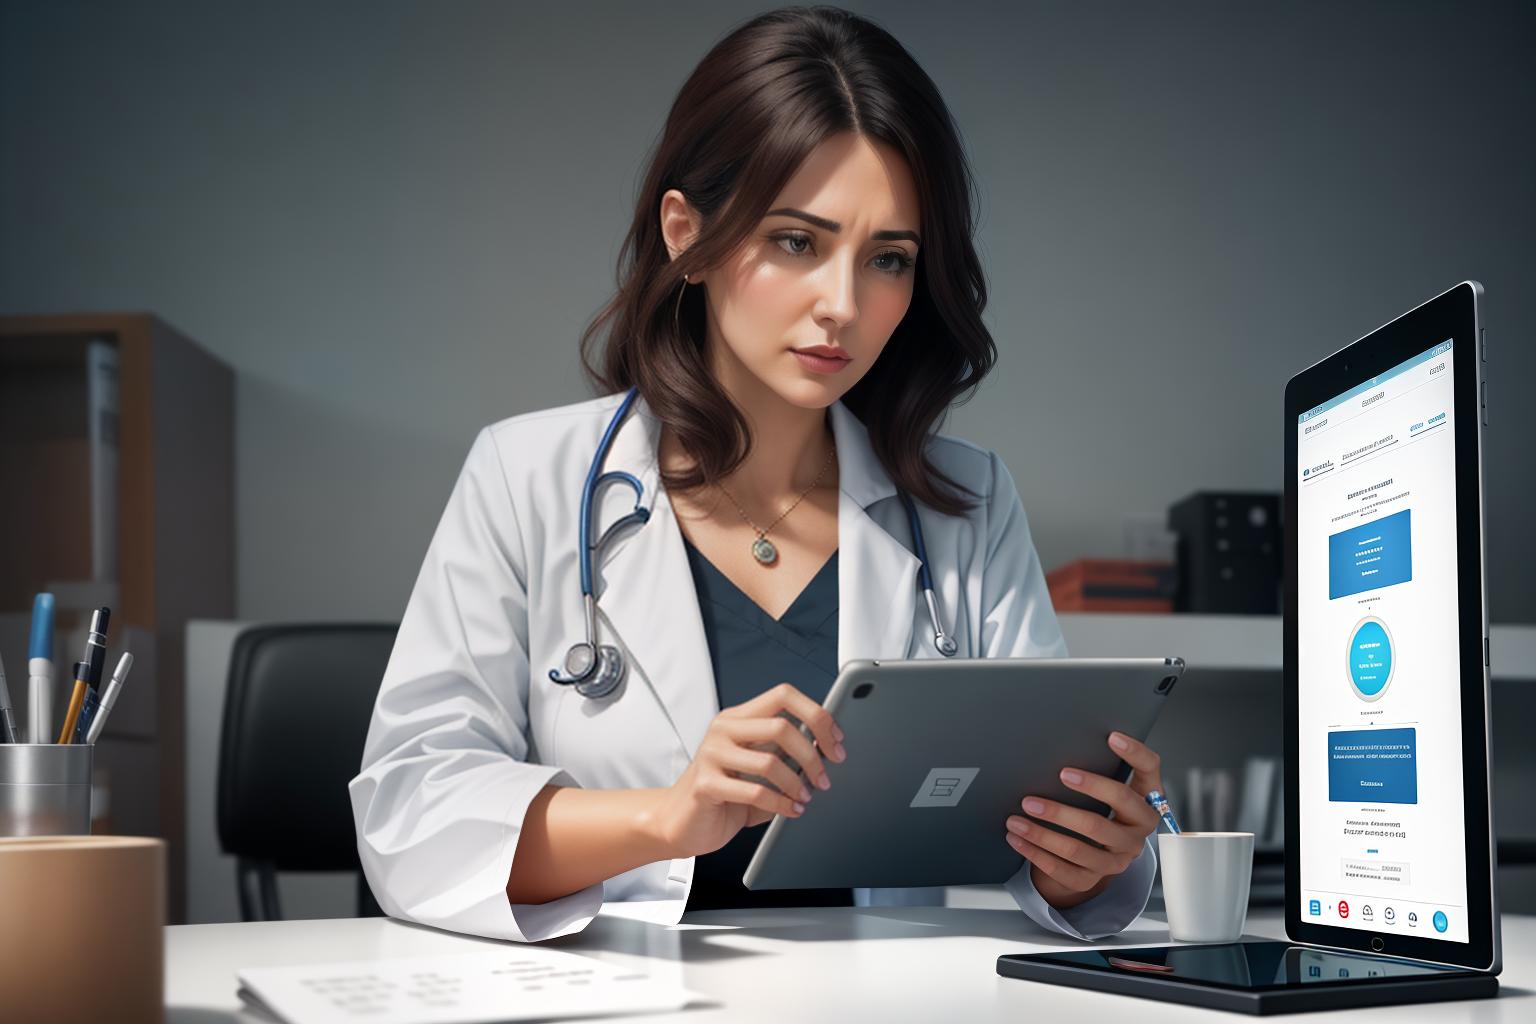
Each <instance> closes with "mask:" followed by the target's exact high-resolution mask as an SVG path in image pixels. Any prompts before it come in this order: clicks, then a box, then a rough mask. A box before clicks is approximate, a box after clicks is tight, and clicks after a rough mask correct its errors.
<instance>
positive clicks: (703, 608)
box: [683, 537, 853, 910]
mask: <svg viewBox="0 0 1536 1024" xmlns="http://www.w3.org/2000/svg"><path fill="white" fill-rule="evenodd" d="M683 547H684V548H685V549H686V550H687V552H688V565H689V568H690V569H691V570H692V572H693V584H694V588H695V590H696V591H697V592H698V596H699V614H700V616H701V617H702V619H703V622H704V637H705V640H706V641H707V642H708V644H709V659H710V663H711V665H712V666H713V668H714V672H715V691H716V693H717V694H718V696H719V699H720V706H721V707H722V708H727V707H731V706H733V705H736V704H741V703H744V702H746V701H749V700H751V699H752V698H753V697H756V696H757V695H758V694H760V693H762V692H763V691H765V690H768V689H770V688H772V687H774V686H777V685H778V684H779V683H781V682H787V683H789V684H791V685H792V686H794V687H795V688H796V689H798V690H800V691H801V692H802V693H804V694H805V695H806V696H807V697H810V698H811V699H812V700H814V701H817V702H818V703H819V702H821V701H823V700H825V699H826V696H827V693H828V691H830V690H831V689H832V683H833V681H834V680H836V678H837V609H838V586H837V552H836V551H833V552H832V555H831V557H829V558H828V559H827V561H826V562H825V563H824V564H823V565H822V567H821V568H820V569H819V570H817V572H816V575H814V576H812V577H811V581H810V582H809V583H807V584H806V585H805V589H803V590H801V591H800V593H799V594H797V595H796V596H795V599H794V601H793V602H792V603H791V604H790V606H789V607H788V608H787V609H785V611H784V614H783V615H781V616H780V617H779V618H777V619H775V618H773V617H772V616H771V615H769V614H768V613H767V612H766V611H764V610H763V609H762V607H761V606H760V605H758V604H757V602H755V601H753V600H752V599H751V598H750V597H748V596H747V595H746V593H744V592H743V591H742V590H741V588H739V587H737V586H736V584H735V583H733V582H731V579H730V577H728V576H726V575H725V573H723V572H721V571H720V570H719V569H718V568H716V567H715V565H714V563H712V562H711V561H710V560H709V559H708V558H705V557H704V554H703V553H702V552H701V551H699V549H698V548H696V547H694V546H693V544H692V542H690V541H689V540H688V538H687V537H684V538H683ZM812 792H813V793H815V792H819V791H818V790H816V789H815V788H814V787H812ZM767 827H768V826H767V823H766V822H765V823H764V824H762V825H757V826H753V827H750V828H744V829H742V830H741V831H740V832H738V833H736V835H735V836H734V837H733V838H732V839H731V840H730V842H728V843H726V844H725V845H724V846H723V847H721V848H720V849H718V850H716V851H714V852H713V853H707V854H704V855H703V856H700V857H698V858H696V859H695V861H694V868H693V886H692V888H691V890H690V892H689V894H688V909H689V910H719V909H737V908H741V907H826V906H835V907H847V906H852V905H853V890H851V889H768V890H762V891H756V892H754V891H753V890H750V889H748V888H747V887H746V886H744V885H742V884H741V876H742V875H743V874H744V873H745V872H746V870H747V865H748V864H749V863H750V862H751V860H752V854H753V853H754V852H755V851H756V849H757V844H758V843H759V842H760V841H761V840H762V837H763V833H764V831H766V829H767Z"/></svg>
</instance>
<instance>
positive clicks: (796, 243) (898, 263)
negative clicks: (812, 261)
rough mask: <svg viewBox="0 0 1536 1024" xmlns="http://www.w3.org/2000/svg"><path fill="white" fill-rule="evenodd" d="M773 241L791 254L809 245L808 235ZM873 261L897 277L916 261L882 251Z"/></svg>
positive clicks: (802, 251) (800, 254)
mask: <svg viewBox="0 0 1536 1024" xmlns="http://www.w3.org/2000/svg"><path fill="white" fill-rule="evenodd" d="M775 241H777V242H778V243H779V245H780V247H782V248H783V249H784V251H785V252H787V253H789V255H791V256H804V255H806V254H807V253H808V252H809V251H810V247H811V239H810V236H809V235H779V236H777V237H776V239H775ZM882 261H884V262H883V263H882ZM873 262H874V263H875V265H876V266H877V267H878V268H879V269H880V271H881V272H882V273H886V274H890V275H891V276H892V277H899V276H901V275H902V274H904V273H906V272H907V271H908V270H910V269H911V268H912V266H913V264H915V263H916V262H917V261H916V260H914V259H913V258H912V257H910V256H907V255H906V254H905V253H901V252H882V253H880V254H879V255H878V256H876V257H875V258H874V260H873Z"/></svg>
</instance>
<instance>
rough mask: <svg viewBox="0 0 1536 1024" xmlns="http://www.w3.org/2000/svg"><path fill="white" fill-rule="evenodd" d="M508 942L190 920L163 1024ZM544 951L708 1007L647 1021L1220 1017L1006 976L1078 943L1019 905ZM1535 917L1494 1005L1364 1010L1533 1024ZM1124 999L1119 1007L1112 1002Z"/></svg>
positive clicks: (1158, 929)
mask: <svg viewBox="0 0 1536 1024" xmlns="http://www.w3.org/2000/svg"><path fill="white" fill-rule="evenodd" d="M1247 932H1248V934H1249V935H1251V936H1261V937H1266V938H1283V937H1284V934H1285V925H1284V922H1283V921H1282V920H1281V919H1280V917H1279V914H1278V912H1276V911H1269V912H1267V913H1253V914H1250V915H1249V918H1248V929H1247ZM1167 938H1168V931H1167V926H1166V925H1165V924H1164V923H1162V920H1161V915H1146V916H1144V917H1142V918H1141V919H1139V920H1138V921H1136V922H1135V923H1134V924H1133V925H1132V926H1131V927H1130V928H1128V929H1127V930H1126V931H1125V932H1124V933H1122V934H1121V935H1120V936H1119V937H1118V939H1117V940H1116V941H1114V942H1104V943H1099V945H1105V946H1109V945H1126V946H1131V945H1150V944H1152V943H1157V942H1166V941H1167ZM501 945H502V944H501V943H496V942H491V941H488V940H482V939H474V938H469V937H466V936H460V935H453V934H450V933H447V932H441V931H436V930H434V929H430V928H421V927H417V926H414V925H408V924H403V923H401V922H398V921H393V920H388V919H385V918H360V919H355V920H337V921H272V922H263V923H258V924H202V925H181V926H177V927H171V928H167V929H166V940H165V948H166V1003H167V1006H168V1010H167V1015H166V1020H167V1024H194V1022H195V1024H214V1022H220V1021H256V1020H262V1019H264V1018H260V1017H257V1016H255V1015H252V1014H246V1013H241V1012H240V1007H241V1003H240V1000H239V998H238V997H237V996H236V995H235V971H236V969H237V968H241V967H254V966H258V965H261V966H276V965H282V964H301V963H323V962H326V961H332V960H361V959H370V958H380V959H385V958H391V957H411V956H439V955H444V954H452V953H472V952H483V951H485V950H487V949H493V948H498V947H499V946H501ZM547 945H548V946H550V947H552V948H557V949H564V950H569V951H571V952H574V953H583V954H588V955H591V956H595V957H597V958H599V959H602V960H608V961H612V962H614V963H620V964H627V965H630V966H634V967H639V968H641V969H643V970H646V971H648V972H649V973H651V974H653V975H656V976H658V977H661V978H666V979H668V980H672V981H675V982H677V983H679V984H682V985H684V986H685V987H687V988H688V989H690V990H692V991H694V992H698V993H700V994H701V995H703V996H705V997H707V998H708V1002H705V1003H698V1004H694V1005H692V1006H690V1007H689V1008H688V1009H687V1010H684V1011H682V1012H681V1013H677V1014H666V1015H663V1014H655V1015H645V1016H642V1017H631V1018H629V1019H630V1020H635V1021H669V1022H670V1021H689V1022H703V1021H716V1020H732V1021H765V1022H766V1021H772V1022H774V1024H784V1022H785V1021H836V1022H838V1024H846V1022H847V1021H849V1020H860V1019H864V1020H870V1019H876V1020H882V1021H906V1020H912V1021H917V1020H924V1021H931V1020H938V1019H944V1018H947V1019H950V1020H955V1021H962V1020H963V1021H992V1020H996V1021H1002V1020H1008V1021H1020V1020H1031V1019H1034V1020H1066V1019H1074V1018H1075V1019H1079V1020H1089V1019H1107V1016H1106V1015H1107V1013H1109V1012H1114V1011H1116V1010H1118V1011H1119V1012H1120V1013H1123V1014H1124V1015H1125V1016H1124V1019H1125V1020H1127V1021H1134V1022H1135V1024H1151V1022H1157V1021H1173V1020H1178V1021H1185V1020H1190V1019H1194V1018H1197V1017H1201V1016H1204V1017H1208V1018H1209V1019H1212V1020H1216V1019H1227V1020H1231V1019H1240V1015H1239V1016H1234V1015H1231V1014H1220V1013H1219V1012H1218V1011H1215V1010H1200V1009H1194V1008H1191V1007H1185V1006H1178V1005H1175V1004H1172V1003H1156V1002H1152V1001H1149V1000H1142V999H1135V1000H1133V999H1131V998H1130V997H1128V996H1114V995H1106V994H1103V993H1097V992H1087V991H1080V990H1076V989H1068V988H1062V987H1060V986H1054V985H1041V984H1035V983H1032V982H1026V981H1019V980H1015V979H1011V978H1000V977H998V976H997V973H996V967H995V962H996V959H997V957H998V955H999V954H1002V953H1018V952H1026V951H1030V950H1046V949H1059V948H1082V946H1081V944H1080V943H1072V942H1070V941H1069V942H1054V941H1052V940H1051V937H1050V936H1048V935H1047V934H1046V933H1044V932H1041V931H1039V930H1038V929H1036V928H1035V927H1034V926H1033V925H1032V924H1031V923H1030V922H1029V920H1028V919H1027V918H1026V917H1025V916H1024V915H1023V914H1021V913H1019V912H1018V911H1017V910H996V909H964V908H954V907H882V908H825V909H810V910H796V911H781V910H754V911H715V912H712V913H701V914H690V915H689V916H688V918H687V920H686V921H685V922H684V923H683V924H680V925H678V926H676V927H674V928H666V927H662V926H658V925H651V924H644V923H641V922H638V921H633V920H628V919H624V918H617V917H611V916H609V915H607V914H604V915H602V916H600V917H598V918H597V920H595V921H593V922H592V924H591V925H589V926H588V927H587V929H586V930H585V931H584V932H582V933H580V934H578V935H571V936H566V937H565V938H562V939H556V940H553V941H551V942H549V943H547ZM1533 954H1536V917H1531V916H1508V915H1507V916H1505V918H1504V964H1505V966H1504V973H1503V974H1502V975H1501V977H1500V983H1501V996H1500V998H1499V999H1497V1000H1479V1001H1474V1002H1463V1003H1436V1004H1432V1005H1428V1006H1387V1007H1379V1008H1377V1009H1374V1010H1352V1011H1350V1014H1351V1020H1354V1019H1356V1017H1357V1016H1359V1017H1370V1016H1372V1015H1374V1016H1375V1017H1376V1018H1377V1019H1380V1020H1383V1021H1385V1020H1391V1021H1392V1022H1393V1024H1410V1022H1414V1021H1460V1020H1466V1021H1471V1020H1474V1019H1475V1020H1477V1021H1479V1022H1491V1021H1511V1022H1513V1021H1516V1020H1521V1021H1529V1020H1531V1019H1533V1017H1536V955H1533ZM1115 1004H1118V1005H1115Z"/></svg>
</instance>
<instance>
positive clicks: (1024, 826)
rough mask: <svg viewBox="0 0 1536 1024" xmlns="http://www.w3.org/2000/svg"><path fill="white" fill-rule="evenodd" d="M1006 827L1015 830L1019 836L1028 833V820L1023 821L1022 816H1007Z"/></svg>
mask: <svg viewBox="0 0 1536 1024" xmlns="http://www.w3.org/2000/svg"><path fill="white" fill-rule="evenodd" d="M1008 828H1009V829H1011V830H1012V831H1014V832H1017V833H1018V834H1019V835H1021V836H1027V835H1029V822H1027V821H1025V820H1024V819H1023V818H1009V819H1008Z"/></svg>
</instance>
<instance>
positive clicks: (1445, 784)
mask: <svg viewBox="0 0 1536 1024" xmlns="http://www.w3.org/2000/svg"><path fill="white" fill-rule="evenodd" d="M1428 341H1430V339H1426V342H1428ZM1456 357H1457V353H1456V351H1455V350H1453V348H1452V345H1451V342H1450V341H1449V340H1445V341H1439V342H1435V343H1433V344H1427V345H1426V348H1425V349H1424V351H1422V352H1421V353H1419V354H1418V355H1417V356H1414V357H1413V358H1411V359H1408V360H1406V361H1404V362H1402V363H1400V364H1398V365H1397V366H1394V367H1392V368H1391V369H1389V370H1386V371H1385V372H1383V373H1380V374H1378V375H1377V376H1374V377H1371V378H1369V379H1367V380H1362V381H1360V382H1359V383H1358V384H1357V385H1356V386H1353V387H1351V388H1350V389H1349V390H1347V391H1345V392H1343V393H1342V394H1339V395H1337V396H1335V397H1333V398H1332V399H1329V400H1328V401H1326V402H1324V403H1322V404H1321V405H1318V406H1316V407H1315V408H1312V409H1309V410H1308V411H1307V412H1305V413H1303V414H1301V415H1300V416H1299V417H1298V420H1297V423H1296V431H1297V447H1296V451H1297V464H1296V465H1295V466H1292V467H1290V471H1291V472H1294V473H1295V474H1296V476H1297V506H1296V507H1297V512H1296V520H1297V521H1296V524H1295V527H1296V560H1297V578H1296V586H1297V590H1296V608H1297V687H1298V698H1297V723H1298V727H1299V736H1298V740H1297V742H1298V746H1297V752H1298V758H1299V763H1298V778H1299V792H1298V800H1299V810H1300V818H1299V827H1300V836H1299V840H1300V845H1299V860H1300V883H1301V892H1300V897H1301V908H1300V909H1301V920H1302V923H1304V924H1306V923H1312V924H1321V925H1329V926H1333V927H1341V928H1355V929H1360V930H1363V931H1369V932H1373V933H1376V934H1391V933H1398V934H1402V935H1404V936H1411V937H1414V938H1428V939H1442V940H1448V941H1454V942H1467V941H1468V923H1467V877H1466V841H1465V839H1466V837H1465V834H1464V833H1465V814H1464V811H1465V808H1464V794H1463V785H1462V777H1461V775H1462V750H1461V747H1462V723H1461V682H1460V680H1461V672H1460V664H1461V652H1460V651H1459V649H1458V647H1459V642H1458V619H1457V610H1458V600H1457V566H1456V464H1455V451H1456V445H1455V433H1456V430H1457V429H1458V426H1457V423H1456V421H1455V415H1454V413H1455V403H1454V401H1453V399H1452V390H1451V380H1452V374H1453V373H1454V372H1455V360H1456ZM1475 426H1476V425H1475V424H1473V425H1472V429H1475Z"/></svg>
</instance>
